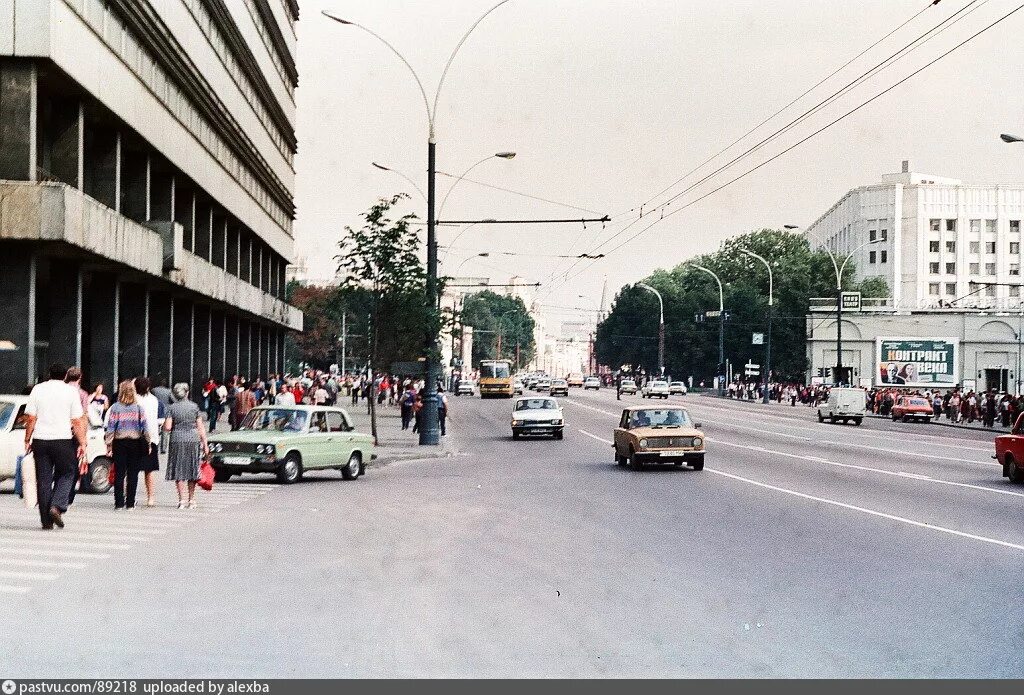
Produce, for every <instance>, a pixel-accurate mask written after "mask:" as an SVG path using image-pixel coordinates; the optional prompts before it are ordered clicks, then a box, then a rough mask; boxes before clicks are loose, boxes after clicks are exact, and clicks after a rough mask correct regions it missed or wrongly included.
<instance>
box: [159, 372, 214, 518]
mask: <svg viewBox="0 0 1024 695" xmlns="http://www.w3.org/2000/svg"><path fill="white" fill-rule="evenodd" d="M171 395H172V396H174V402H173V403H171V405H170V407H169V408H168V409H167V419H165V420H164V431H165V432H168V433H169V436H168V442H167V480H173V481H174V482H175V484H176V485H177V487H178V509H185V508H186V507H187V508H188V509H195V508H196V500H195V495H196V481H198V480H199V468H200V464H201V463H203V461H204V460H205V459H206V458H207V457H208V456H209V455H210V447H209V445H208V444H207V442H206V428H205V427H203V420H202V416H201V414H200V412H199V406H198V405H196V404H195V403H193V402H192V401H190V400H189V399H188V384H186V383H180V384H175V385H174V388H173V389H171ZM207 465H208V464H207ZM186 490H187V491H188V499H187V501H186V497H185V492H186Z"/></svg>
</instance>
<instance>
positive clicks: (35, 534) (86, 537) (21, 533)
mask: <svg viewBox="0 0 1024 695" xmlns="http://www.w3.org/2000/svg"><path fill="white" fill-rule="evenodd" d="M54 531H55V532H54V535H55V536H57V537H56V538H47V539H45V540H48V541H49V540H60V541H65V540H68V541H101V542H102V541H124V542H129V541H131V542H134V543H141V542H142V541H148V540H152V539H151V538H146V537H144V536H130V535H126V534H122V533H81V532H79V531H77V530H70V529H54ZM5 532H6V533H11V534H13V535H12V536H11V538H12V539H14V540H19V541H20V540H22V539H23V538H32V539H33V540H37V539H39V534H40V530H39V529H28V528H14V529H5Z"/></svg>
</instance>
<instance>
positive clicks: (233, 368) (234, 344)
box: [224, 315, 239, 377]
mask: <svg viewBox="0 0 1024 695" xmlns="http://www.w3.org/2000/svg"><path fill="white" fill-rule="evenodd" d="M238 372H239V369H238V317H237V316H231V315H226V316H225V317H224V376H226V377H230V376H234V375H236V374H238Z"/></svg>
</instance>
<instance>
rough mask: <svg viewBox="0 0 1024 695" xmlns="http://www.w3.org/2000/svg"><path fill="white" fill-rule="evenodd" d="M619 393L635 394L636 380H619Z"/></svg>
mask: <svg viewBox="0 0 1024 695" xmlns="http://www.w3.org/2000/svg"><path fill="white" fill-rule="evenodd" d="M619 393H628V394H630V395H631V396H635V395H636V382H635V381H633V380H632V379H623V380H622V381H620V382H619Z"/></svg>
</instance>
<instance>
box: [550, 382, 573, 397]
mask: <svg viewBox="0 0 1024 695" xmlns="http://www.w3.org/2000/svg"><path fill="white" fill-rule="evenodd" d="M548 393H550V394H551V395H552V396H568V395H569V382H568V381H567V380H566V379H552V380H551V388H549V389H548Z"/></svg>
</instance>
